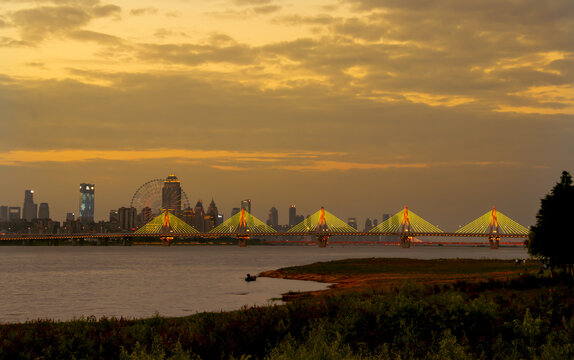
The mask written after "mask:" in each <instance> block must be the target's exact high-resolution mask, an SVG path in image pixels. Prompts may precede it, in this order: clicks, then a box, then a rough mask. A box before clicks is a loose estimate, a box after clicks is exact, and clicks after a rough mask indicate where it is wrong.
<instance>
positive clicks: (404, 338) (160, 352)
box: [0, 263, 574, 359]
mask: <svg viewBox="0 0 574 360" xmlns="http://www.w3.org/2000/svg"><path fill="white" fill-rule="evenodd" d="M469 264H470V263H469ZM332 265H333V264H332ZM395 265H396V264H395ZM313 266H324V265H313ZM345 266H346V265H345ZM368 266H371V265H368V264H365V266H364V267H363V270H365V271H366V269H367V267H368ZM436 266H437V268H436V271H437V272H440V266H442V265H440V264H437V265H436ZM469 266H470V265H469ZM359 267H360V266H359ZM334 268H340V267H339V266H338V265H337V264H334ZM470 268H471V267H469V269H470ZM502 270H504V269H502ZM286 271H294V270H286ZM309 271H310V270H309ZM357 271H358V272H359V273H360V271H362V270H357ZM392 271H397V270H396V268H393V270H392ZM445 271H446V272H448V267H447V269H446V270H445ZM457 271H459V270H457ZM469 271H470V270H469ZM500 271H501V269H499V268H497V267H496V266H494V264H493V272H500ZM451 272H452V271H451ZM367 273H368V272H367ZM414 273H419V272H418V271H414V270H413V274H414ZM470 273H472V274H475V273H476V272H475V271H470ZM363 274H364V273H363ZM573 290H574V285H573V283H572V281H571V280H570V279H567V278H563V279H562V278H555V279H550V278H548V277H537V276H535V275H529V276H522V277H516V278H511V279H510V280H506V279H498V280H496V279H491V280H487V279H485V281H482V282H474V281H465V280H459V281H454V282H450V283H449V282H447V283H440V284H439V283H434V284H426V285H415V284H414V283H413V282H409V281H407V282H406V283H405V282H403V283H402V285H401V286H400V287H392V288H388V289H382V290H381V291H373V289H372V288H363V289H354V290H353V291H345V292H336V293H334V295H326V296H321V297H316V298H312V299H309V300H300V301H295V302H293V303H289V304H287V305H283V306H273V307H259V308H245V309H242V310H240V311H234V312H228V313H204V314H197V315H193V316H189V317H183V318H161V317H155V318H152V319H144V320H125V319H99V320H96V319H91V318H88V319H82V320H76V321H71V322H61V323H60V322H53V321H34V322H29V323H25V324H5V325H0V358H3V359H18V358H28V359H31V358H43V359H62V358H66V359H71V358H76V359H83V358H91V359H98V358H102V359H114V358H124V359H198V358H201V359H232V358H235V359H239V358H242V357H243V358H244V359H245V358H248V357H249V356H250V357H251V358H252V359H395V358H399V357H400V358H401V359H425V358H426V359H448V358H453V359H454V358H457V359H466V358H468V359H473V358H474V359H481V358H482V359H498V358H500V359H520V358H528V359H535V358H541V359H542V358H573V356H574V346H573V345H572V344H574V297H573V296H572V293H573V292H572V291H573Z"/></svg>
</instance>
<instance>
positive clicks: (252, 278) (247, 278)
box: [245, 274, 257, 281]
mask: <svg viewBox="0 0 574 360" xmlns="http://www.w3.org/2000/svg"><path fill="white" fill-rule="evenodd" d="M255 280H257V276H255V275H251V274H247V276H246V277H245V281H255Z"/></svg>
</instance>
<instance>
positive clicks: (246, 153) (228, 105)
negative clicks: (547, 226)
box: [0, 0, 574, 230]
mask: <svg viewBox="0 0 574 360" xmlns="http://www.w3.org/2000/svg"><path fill="white" fill-rule="evenodd" d="M573 36H574V2H572V1H571V0H552V1H539V0H505V1H500V0H465V1H460V0H433V1H428V0H411V1H408V0H339V1H327V0H189V1H188V0H162V1H159V0H109V1H107V0H102V1H98V0H2V1H1V2H0V124H1V128H0V129H1V130H0V189H1V190H0V204H1V205H10V206H21V205H22V203H23V198H24V190H25V189H34V190H35V191H36V197H35V200H36V202H48V203H50V206H51V215H52V218H55V219H57V220H61V219H62V218H63V217H64V216H65V213H66V212H68V211H74V212H78V198H79V191H78V189H79V184H80V183H81V182H89V183H94V184H96V219H97V220H100V219H101V220H103V219H106V217H107V214H108V212H109V210H110V209H114V208H116V209H117V208H118V207H121V206H128V205H129V204H130V201H131V197H132V195H133V193H134V192H135V191H136V189H137V188H138V187H139V186H140V185H141V184H143V183H144V182H146V181H147V180H151V179H157V178H164V177H167V176H168V175H169V173H172V172H173V173H174V174H176V175H177V176H178V177H179V178H180V179H181V180H182V184H183V188H184V190H185V191H186V193H187V195H188V197H189V198H190V200H191V201H192V202H195V201H197V200H198V199H202V200H203V201H204V202H209V201H210V200H211V198H212V197H213V198H214V199H215V201H216V203H217V205H218V206H219V208H220V211H223V212H224V214H225V215H226V216H229V213H230V211H231V208H232V207H236V206H238V204H239V201H240V200H241V199H245V198H251V199H252V200H253V209H254V211H253V213H254V215H255V216H258V217H260V218H262V220H264V221H265V219H266V217H267V211H268V209H269V208H270V207H271V206H275V207H277V208H278V209H279V217H280V223H285V222H287V208H288V206H289V205H290V204H292V203H293V204H296V205H297V208H298V209H299V212H300V213H302V214H304V215H305V214H311V213H313V212H315V211H316V210H318V208H319V207H320V206H325V207H326V209H327V210H329V211H330V212H332V213H334V214H335V215H337V216H339V217H340V218H342V219H344V220H346V219H347V218H348V217H357V218H358V221H359V224H360V226H362V225H363V224H364V221H365V218H366V217H371V218H373V217H376V218H379V220H380V217H381V214H382V213H393V214H394V213H395V212H397V211H399V210H400V209H401V208H402V207H403V206H404V205H407V206H409V208H410V209H411V210H412V211H414V212H415V213H417V214H418V215H420V216H422V217H424V218H426V219H427V220H429V221H431V222H432V223H433V224H437V225H439V226H440V227H441V228H443V229H444V230H454V229H456V227H457V226H458V225H461V224H464V223H466V222H468V221H470V220H472V219H474V218H476V217H478V216H479V215H482V214H483V213H485V212H486V211H488V210H489V209H490V208H491V207H492V206H493V205H495V206H496V207H497V209H498V210H499V211H501V212H503V213H505V214H506V215H508V216H510V217H512V218H514V219H515V220H517V221H518V222H520V223H522V224H523V225H525V226H529V225H532V224H533V223H534V219H535V214H536V211H537V210H538V206H539V199H540V198H541V197H542V196H543V195H544V194H545V193H546V192H548V190H549V189H550V187H551V186H553V184H554V183H555V182H556V181H558V179H559V177H560V172H561V171H562V170H568V171H571V172H572V171H574V165H573V164H574V41H572V38H573Z"/></svg>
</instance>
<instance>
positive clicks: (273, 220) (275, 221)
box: [267, 206, 279, 229]
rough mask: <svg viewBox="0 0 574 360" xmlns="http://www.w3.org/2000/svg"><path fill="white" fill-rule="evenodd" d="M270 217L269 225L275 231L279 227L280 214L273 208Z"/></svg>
mask: <svg viewBox="0 0 574 360" xmlns="http://www.w3.org/2000/svg"><path fill="white" fill-rule="evenodd" d="M268 215H269V216H268V217H267V225H269V226H271V227H272V228H273V229H277V228H278V227H279V212H278V211H277V209H276V208H275V206H273V207H272V208H271V209H269V214H268Z"/></svg>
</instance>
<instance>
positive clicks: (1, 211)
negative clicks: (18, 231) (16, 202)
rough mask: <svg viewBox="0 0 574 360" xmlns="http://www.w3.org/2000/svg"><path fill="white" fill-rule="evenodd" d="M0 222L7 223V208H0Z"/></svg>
mask: <svg viewBox="0 0 574 360" xmlns="http://www.w3.org/2000/svg"><path fill="white" fill-rule="evenodd" d="M0 222H8V206H0Z"/></svg>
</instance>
